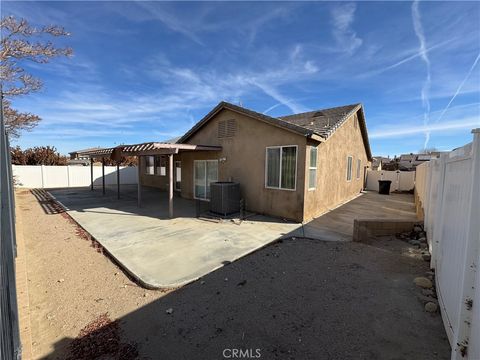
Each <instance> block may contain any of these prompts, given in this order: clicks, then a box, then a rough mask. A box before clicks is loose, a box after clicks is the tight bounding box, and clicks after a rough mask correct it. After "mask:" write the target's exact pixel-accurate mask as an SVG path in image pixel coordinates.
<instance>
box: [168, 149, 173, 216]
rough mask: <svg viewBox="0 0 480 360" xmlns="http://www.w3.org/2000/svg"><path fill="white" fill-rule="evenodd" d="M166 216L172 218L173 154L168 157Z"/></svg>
mask: <svg viewBox="0 0 480 360" xmlns="http://www.w3.org/2000/svg"><path fill="white" fill-rule="evenodd" d="M168 216H169V217H170V218H173V154H169V155H168Z"/></svg>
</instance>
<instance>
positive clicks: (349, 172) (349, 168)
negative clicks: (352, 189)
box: [347, 155, 353, 182]
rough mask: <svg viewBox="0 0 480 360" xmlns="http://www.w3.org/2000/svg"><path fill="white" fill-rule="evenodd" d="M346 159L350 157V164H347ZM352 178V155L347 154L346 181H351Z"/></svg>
mask: <svg viewBox="0 0 480 360" xmlns="http://www.w3.org/2000/svg"><path fill="white" fill-rule="evenodd" d="M348 159H352V160H351V161H350V166H348ZM349 175H350V178H349ZM352 179H353V156H352V155H348V156H347V182H350V181H352Z"/></svg>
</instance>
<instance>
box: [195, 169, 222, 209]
mask: <svg viewBox="0 0 480 360" xmlns="http://www.w3.org/2000/svg"><path fill="white" fill-rule="evenodd" d="M216 181H218V160H194V161H193V187H194V189H193V191H194V198H195V199H201V200H208V199H210V184H211V183H212V182H216Z"/></svg>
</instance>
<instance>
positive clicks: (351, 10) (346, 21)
mask: <svg viewBox="0 0 480 360" xmlns="http://www.w3.org/2000/svg"><path fill="white" fill-rule="evenodd" d="M356 9H357V5H356V4H355V3H340V4H339V5H336V6H334V7H333V8H332V24H333V29H332V33H333V36H334V38H335V40H336V42H337V45H338V46H339V48H340V49H342V50H344V51H346V52H347V53H349V54H352V53H353V52H354V51H355V50H357V49H358V48H359V47H360V46H361V45H362V42H363V41H362V39H360V38H359V37H358V36H357V33H356V32H355V31H354V30H353V28H352V23H353V21H354V20H355V10H356Z"/></svg>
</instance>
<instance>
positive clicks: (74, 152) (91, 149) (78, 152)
mask: <svg viewBox="0 0 480 360" xmlns="http://www.w3.org/2000/svg"><path fill="white" fill-rule="evenodd" d="M98 149H101V148H100V147H93V148H88V149H82V150H75V151H72V152H69V154H70V155H71V154H81V153H84V152H89V151H93V150H98Z"/></svg>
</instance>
